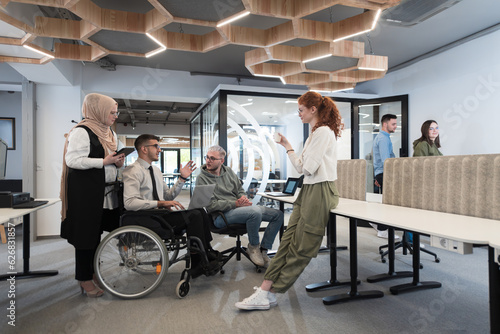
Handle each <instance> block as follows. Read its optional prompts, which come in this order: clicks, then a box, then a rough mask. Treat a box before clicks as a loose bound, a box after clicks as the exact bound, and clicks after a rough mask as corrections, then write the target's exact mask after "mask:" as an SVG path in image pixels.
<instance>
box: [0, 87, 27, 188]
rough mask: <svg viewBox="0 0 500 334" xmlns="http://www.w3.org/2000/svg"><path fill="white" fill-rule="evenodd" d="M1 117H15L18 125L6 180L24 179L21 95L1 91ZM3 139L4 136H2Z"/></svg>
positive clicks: (8, 154) (0, 135) (8, 158)
mask: <svg viewBox="0 0 500 334" xmlns="http://www.w3.org/2000/svg"><path fill="white" fill-rule="evenodd" d="M0 117H13V118H15V123H16V127H15V130H16V138H15V139H16V149H15V150H8V151H7V170H6V174H5V178H6V179H22V178H23V168H22V166H23V165H22V162H23V158H22V157H23V156H22V152H23V151H22V132H21V131H22V126H23V125H22V118H21V93H20V92H14V93H8V92H6V91H0ZM0 137H2V134H0Z"/></svg>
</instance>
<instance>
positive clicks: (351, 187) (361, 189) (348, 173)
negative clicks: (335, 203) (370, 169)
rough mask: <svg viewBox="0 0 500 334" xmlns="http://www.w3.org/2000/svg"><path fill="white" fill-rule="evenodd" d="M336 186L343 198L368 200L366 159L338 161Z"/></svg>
mask: <svg viewBox="0 0 500 334" xmlns="http://www.w3.org/2000/svg"><path fill="white" fill-rule="evenodd" d="M336 186H337V189H338V191H339V193H340V197H342V198H349V199H355V200H359V201H364V200H366V160H365V159H351V160H339V161H337V181H336Z"/></svg>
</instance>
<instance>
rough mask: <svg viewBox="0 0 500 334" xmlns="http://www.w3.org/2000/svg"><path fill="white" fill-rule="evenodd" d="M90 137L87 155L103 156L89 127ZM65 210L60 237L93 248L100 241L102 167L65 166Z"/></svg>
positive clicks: (79, 246) (95, 136)
mask: <svg viewBox="0 0 500 334" xmlns="http://www.w3.org/2000/svg"><path fill="white" fill-rule="evenodd" d="M78 127H81V128H83V129H85V130H86V131H87V133H88V135H89V139H90V153H89V158H101V159H103V158H104V148H103V147H102V145H101V143H100V142H99V138H98V137H97V135H95V134H94V133H93V132H92V131H91V130H90V129H89V128H88V127H86V126H83V125H80V126H78ZM67 187H68V201H67V205H68V211H67V212H66V219H65V220H64V221H63V222H62V224H61V237H63V238H65V239H67V240H68V242H69V243H70V244H72V245H74V246H75V248H77V249H93V248H95V247H96V246H97V244H98V243H99V241H100V235H101V233H102V231H101V219H102V211H103V204H104V187H105V173H104V167H102V168H91V169H83V170H82V169H74V168H69V167H68V179H67Z"/></svg>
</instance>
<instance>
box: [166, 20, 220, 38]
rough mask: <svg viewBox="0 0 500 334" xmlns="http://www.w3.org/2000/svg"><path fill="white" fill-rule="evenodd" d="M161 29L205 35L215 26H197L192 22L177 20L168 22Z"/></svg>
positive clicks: (213, 29)
mask: <svg viewBox="0 0 500 334" xmlns="http://www.w3.org/2000/svg"><path fill="white" fill-rule="evenodd" d="M163 29H165V30H166V31H171V32H180V33H185V34H191V35H206V34H208V33H210V32H212V31H215V28H212V27H205V26H198V25H194V24H185V23H178V22H172V23H169V24H167V25H166V26H164V27H163Z"/></svg>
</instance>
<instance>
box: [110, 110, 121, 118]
mask: <svg viewBox="0 0 500 334" xmlns="http://www.w3.org/2000/svg"><path fill="white" fill-rule="evenodd" d="M110 114H111V115H113V116H115V117H118V116H120V112H119V111H117V112H113V111H112V112H110Z"/></svg>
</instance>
